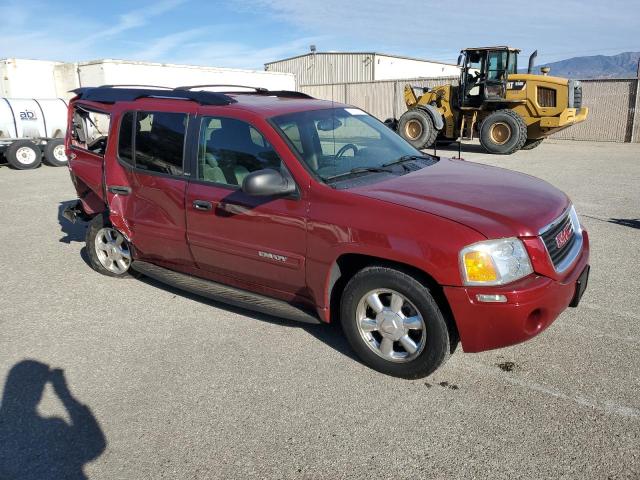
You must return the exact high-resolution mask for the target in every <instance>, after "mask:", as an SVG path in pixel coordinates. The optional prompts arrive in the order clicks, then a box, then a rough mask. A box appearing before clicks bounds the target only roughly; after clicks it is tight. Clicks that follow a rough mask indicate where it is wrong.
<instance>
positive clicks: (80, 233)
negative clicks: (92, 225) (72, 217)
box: [58, 200, 87, 243]
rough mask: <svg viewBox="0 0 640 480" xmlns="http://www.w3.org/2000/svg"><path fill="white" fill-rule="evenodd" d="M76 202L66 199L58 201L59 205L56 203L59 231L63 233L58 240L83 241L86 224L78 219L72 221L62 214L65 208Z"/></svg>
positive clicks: (64, 241)
mask: <svg viewBox="0 0 640 480" xmlns="http://www.w3.org/2000/svg"><path fill="white" fill-rule="evenodd" d="M76 202H77V200H67V201H65V202H60V205H58V223H59V224H60V231H61V232H62V233H63V235H64V236H63V237H62V238H60V240H59V241H60V242H62V243H71V242H84V236H85V233H86V230H87V224H86V223H85V222H83V221H80V220H79V221H77V222H76V223H72V222H70V221H69V220H67V219H66V218H64V215H62V213H63V212H64V209H65V208H67V207H69V206H71V205H74V204H75V203H76Z"/></svg>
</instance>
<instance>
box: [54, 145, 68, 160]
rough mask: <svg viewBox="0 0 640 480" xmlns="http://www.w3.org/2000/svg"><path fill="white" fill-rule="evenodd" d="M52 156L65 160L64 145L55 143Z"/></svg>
mask: <svg viewBox="0 0 640 480" xmlns="http://www.w3.org/2000/svg"><path fill="white" fill-rule="evenodd" d="M53 158H55V159H56V160H57V161H59V162H66V161H67V154H66V153H64V145H56V146H55V147H54V148H53Z"/></svg>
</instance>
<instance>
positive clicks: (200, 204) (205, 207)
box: [193, 200, 213, 212]
mask: <svg viewBox="0 0 640 480" xmlns="http://www.w3.org/2000/svg"><path fill="white" fill-rule="evenodd" d="M193 208H195V209H196V210H202V211H205V212H206V211H209V210H211V209H212V208H213V206H212V205H211V202H207V201H205V200H194V201H193Z"/></svg>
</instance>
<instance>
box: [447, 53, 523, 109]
mask: <svg viewBox="0 0 640 480" xmlns="http://www.w3.org/2000/svg"><path fill="white" fill-rule="evenodd" d="M519 52H520V50H517V49H514V48H510V47H482V48H467V49H465V50H462V52H460V58H459V60H458V62H459V65H460V66H461V69H460V89H459V105H460V106H461V107H462V108H472V109H476V108H480V107H482V105H484V103H485V102H491V101H500V100H503V99H504V98H505V96H506V91H507V77H508V76H509V74H512V73H516V72H517V70H518V53H519Z"/></svg>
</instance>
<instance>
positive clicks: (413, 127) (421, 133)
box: [398, 108, 438, 150]
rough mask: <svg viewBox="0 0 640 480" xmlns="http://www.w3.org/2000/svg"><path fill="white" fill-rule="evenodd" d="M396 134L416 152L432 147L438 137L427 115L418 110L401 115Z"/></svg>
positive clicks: (414, 109)
mask: <svg viewBox="0 0 640 480" xmlns="http://www.w3.org/2000/svg"><path fill="white" fill-rule="evenodd" d="M398 133H399V134H400V136H401V137H402V138H404V139H405V140H406V141H408V142H409V143H410V144H411V145H413V146H414V147H416V148H417V149H418V150H420V149H422V148H428V147H430V146H431V145H433V142H434V141H435V140H436V137H437V136H438V130H436V127H435V126H434V125H433V120H432V119H431V117H430V116H429V114H428V113H427V112H425V111H424V110H420V109H419V108H413V109H411V110H407V111H406V112H404V113H403V114H402V116H401V117H400V120H399V121H398Z"/></svg>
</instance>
